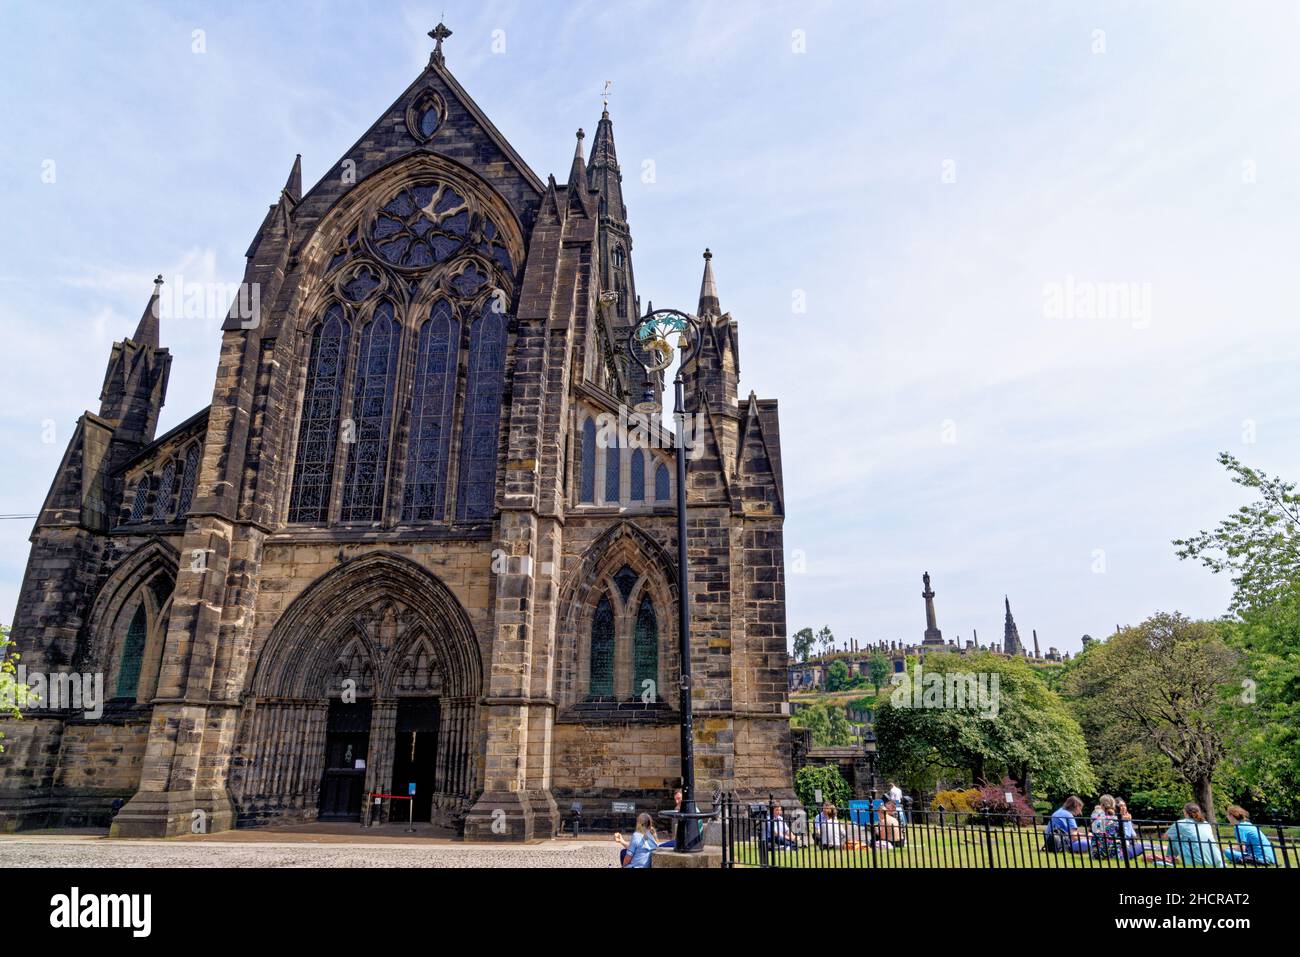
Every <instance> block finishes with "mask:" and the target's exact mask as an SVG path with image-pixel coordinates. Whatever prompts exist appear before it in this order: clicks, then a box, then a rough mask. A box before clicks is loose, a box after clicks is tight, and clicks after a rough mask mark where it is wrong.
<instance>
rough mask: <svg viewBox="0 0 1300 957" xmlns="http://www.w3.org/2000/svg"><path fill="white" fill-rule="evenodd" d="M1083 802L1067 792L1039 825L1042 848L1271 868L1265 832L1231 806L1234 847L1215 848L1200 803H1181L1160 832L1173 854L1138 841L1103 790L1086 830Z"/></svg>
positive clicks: (1119, 803) (1119, 806) (1117, 803)
mask: <svg viewBox="0 0 1300 957" xmlns="http://www.w3.org/2000/svg"><path fill="white" fill-rule="evenodd" d="M1082 813H1083V801H1081V800H1079V798H1078V797H1076V796H1075V795H1073V794H1072V795H1070V796H1069V797H1068V798H1066V799H1065V801H1064V802H1063V803H1062V804H1061V806H1060V807H1059V808H1057V809H1056V810H1055V811H1053V812H1052V816H1051V817H1050V818H1049V819H1048V821H1047V826H1046V828H1044V833H1043V836H1044V850H1047V851H1050V852H1054V853H1067V852H1069V853H1075V854H1091V855H1092V856H1093V857H1094V858H1098V859H1101V858H1117V857H1120V856H1121V855H1124V856H1127V857H1130V858H1134V859H1136V858H1139V857H1146V858H1147V859H1148V860H1150V861H1152V862H1154V863H1157V864H1174V863H1181V864H1187V865H1191V866H1193V867H1223V866H1225V865H1224V861H1225V859H1226V860H1228V861H1232V862H1233V863H1236V864H1255V865H1260V866H1265V867H1267V866H1272V865H1274V864H1276V863H1277V856H1276V853H1275V852H1274V850H1273V844H1272V842H1271V841H1270V840H1269V839H1268V835H1267V834H1265V833H1264V832H1263V831H1261V830H1260V829H1259V827H1258V826H1256V825H1255V824H1254V823H1252V822H1251V820H1250V815H1249V814H1248V813H1247V812H1246V810H1245V809H1244V808H1242V807H1239V806H1237V805H1236V804H1234V805H1232V806H1231V807H1229V808H1228V812H1227V813H1228V820H1229V821H1230V822H1231V823H1232V825H1233V833H1234V836H1235V838H1236V844H1237V846H1236V847H1226V848H1224V847H1220V846H1219V840H1218V834H1217V832H1216V830H1215V828H1214V825H1213V824H1211V823H1209V822H1208V821H1207V820H1206V819H1205V812H1204V811H1202V810H1201V806H1200V805H1199V804H1193V803H1189V804H1185V805H1184V806H1183V816H1182V818H1180V819H1179V820H1178V821H1176V822H1174V824H1172V825H1171V826H1170V827H1169V829H1168V830H1167V831H1166V832H1165V839H1166V840H1167V841H1168V842H1169V851H1170V854H1171V855H1172V856H1166V855H1165V854H1163V853H1161V848H1159V847H1157V846H1154V845H1150V844H1145V843H1143V842H1142V841H1139V840H1138V839H1137V834H1136V832H1135V829H1134V826H1133V816H1132V815H1131V814H1130V813H1129V810H1128V806H1127V805H1126V804H1125V803H1124V801H1123V800H1117V799H1116V798H1114V797H1113V796H1111V795H1109V794H1103V795H1102V796H1101V797H1100V798H1099V799H1098V801H1097V806H1096V807H1095V808H1094V809H1093V812H1092V815H1091V817H1090V818H1089V821H1088V827H1087V829H1084V828H1083V827H1081V826H1080V825H1079V822H1078V815H1080V814H1082Z"/></svg>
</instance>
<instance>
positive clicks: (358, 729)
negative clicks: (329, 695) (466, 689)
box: [317, 697, 440, 821]
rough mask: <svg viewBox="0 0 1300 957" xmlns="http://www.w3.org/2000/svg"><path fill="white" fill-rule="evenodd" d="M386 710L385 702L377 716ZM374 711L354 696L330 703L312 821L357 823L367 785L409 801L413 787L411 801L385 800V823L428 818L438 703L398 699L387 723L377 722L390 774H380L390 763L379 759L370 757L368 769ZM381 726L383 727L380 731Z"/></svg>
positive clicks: (365, 700) (433, 780) (434, 776)
mask: <svg viewBox="0 0 1300 957" xmlns="http://www.w3.org/2000/svg"><path fill="white" fill-rule="evenodd" d="M391 708H392V704H391V701H390V703H389V704H388V706H387V709H382V708H381V709H380V714H381V716H382V715H383V714H384V712H385V711H387V714H388V715H390V716H392V715H393V712H392V710H388V709H391ZM375 710H376V709H375V708H374V707H373V706H372V703H371V700H370V699H369V698H360V699H358V700H357V701H355V702H353V703H345V702H343V701H341V700H338V699H332V700H331V701H330V704H329V714H328V717H327V719H326V731H325V770H324V777H323V779H322V781H321V790H320V807H319V813H318V816H317V817H318V820H321V821H360V820H361V810H362V807H361V806H362V802H363V801H364V800H365V795H366V790H367V786H366V782H367V781H371V782H373V783H372V784H371V789H373V790H375V791H376V792H378V791H380V790H382V789H383V788H388V789H389V790H388V793H390V794H394V795H398V796H400V797H409V796H410V794H411V786H412V785H414V788H415V794H414V800H413V801H409V802H408V801H391V802H388V806H389V819H390V820H394V821H405V820H407V819H408V818H409V819H411V820H415V821H428V820H429V818H430V812H431V810H432V807H433V794H434V788H435V787H436V785H437V774H436V769H437V758H438V724H439V718H440V709H439V703H438V699H437V698H436V697H419V698H400V699H398V701H397V708H396V714H395V716H393V723H392V724H388V723H387V722H381V727H380V728H379V729H378V731H377V732H376V733H377V734H378V737H379V741H378V744H379V747H380V750H381V751H387V750H388V748H391V749H392V750H391V752H389V753H388V754H384V755H382V757H385V758H387V757H389V756H390V755H391V759H392V760H391V768H392V771H391V775H384V774H383V770H384V768H385V765H389V764H390V762H388V761H380V760H379V758H380V757H381V755H378V754H376V755H374V756H373V761H374V763H375V767H373V768H372V767H371V764H372V754H371V751H372V747H371V744H372V742H371V736H372V725H373V719H374V715H375ZM384 724H387V727H383V725H384ZM389 729H391V731H390V730H389ZM385 739H386V740H385ZM385 744H386V745H387V747H385V746H384V745H385ZM377 774H378V775H379V776H377ZM384 778H387V780H384Z"/></svg>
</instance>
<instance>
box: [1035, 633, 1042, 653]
mask: <svg viewBox="0 0 1300 957" xmlns="http://www.w3.org/2000/svg"><path fill="white" fill-rule="evenodd" d="M1034 657H1035V658H1041V657H1043V656H1042V654H1041V653H1040V652H1039V650H1038V629H1037V628H1035V629H1034Z"/></svg>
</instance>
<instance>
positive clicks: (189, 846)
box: [0, 835, 618, 868]
mask: <svg viewBox="0 0 1300 957" xmlns="http://www.w3.org/2000/svg"><path fill="white" fill-rule="evenodd" d="M617 861H618V852H617V847H616V845H614V844H613V842H611V841H600V842H598V843H597V842H589V841H575V840H552V841H544V842H542V843H539V844H529V845H506V846H497V845H482V844H454V843H445V842H444V843H418V844H416V843H413V844H395V843H383V844H377V843H328V844H316V843H276V842H272V841H259V842H255V843H239V842H236V841H231V840H222V841H175V840H172V841H125V840H117V841H110V840H108V839H107V838H104V837H101V836H93V837H89V836H65V835H50V836H40V835H36V836H27V835H9V836H4V837H0V868H7V867H614V866H615V865H616V864H617Z"/></svg>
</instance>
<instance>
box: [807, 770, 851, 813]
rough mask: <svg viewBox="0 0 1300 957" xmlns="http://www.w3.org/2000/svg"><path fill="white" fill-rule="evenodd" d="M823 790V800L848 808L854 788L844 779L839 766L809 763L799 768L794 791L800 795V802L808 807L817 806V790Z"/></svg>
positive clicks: (838, 806) (841, 807) (818, 807)
mask: <svg viewBox="0 0 1300 957" xmlns="http://www.w3.org/2000/svg"><path fill="white" fill-rule="evenodd" d="M818 791H821V792H822V800H823V801H830V802H831V803H832V804H834V805H835V806H836V807H837V808H840V809H847V808H848V806H849V799H850V798H851V797H853V789H852V788H851V787H849V782H847V781H845V780H844V776H843V775H842V774H840V771H839V768H837V767H835V766H834V765H829V764H826V765H818V764H809V765H806V766H805V767H802V768H800V769H799V772H798V773H797V774H796V775H795V776H794V793H795V794H797V795H799V803H801V804H802V805H803V806H804V807H806V808H812V807H816V808H817V809H818V810H821V808H820V805H818V803H817V792H818Z"/></svg>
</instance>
